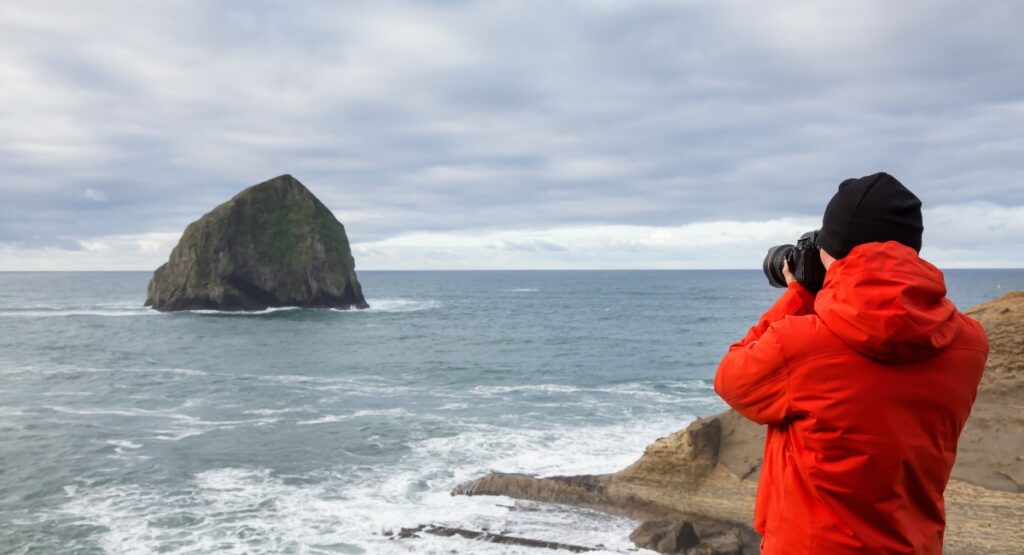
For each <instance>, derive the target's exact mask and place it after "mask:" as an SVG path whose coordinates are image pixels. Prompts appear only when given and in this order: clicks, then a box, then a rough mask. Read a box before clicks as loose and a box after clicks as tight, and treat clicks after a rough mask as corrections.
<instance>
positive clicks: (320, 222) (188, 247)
mask: <svg viewBox="0 0 1024 555" xmlns="http://www.w3.org/2000/svg"><path fill="white" fill-rule="evenodd" d="M146 306H152V307H153V308H155V309H157V310H160V311H174V310H193V309H216V310H262V309H265V308H268V307H274V306H301V307H311V308H346V309H347V308H351V307H356V308H368V307H369V305H368V304H366V300H365V299H364V298H363V292H362V288H361V287H360V285H359V281H358V280H357V279H356V273H355V261H354V259H353V258H352V252H351V249H350V248H349V244H348V237H347V236H346V235H345V227H344V226H342V225H341V222H339V221H338V220H337V219H336V218H335V217H334V214H332V213H331V211H330V210H328V208H327V207H326V206H324V205H323V203H321V202H320V201H319V200H318V199H317V198H316V197H315V196H313V193H311V192H310V191H309V189H307V188H306V187H305V186H304V185H302V183H299V181H298V180H297V179H295V178H294V177H292V176H290V175H282V176H279V177H275V178H274V179H271V180H269V181H265V182H263V183H260V184H259V185H254V186H252V187H249V188H248V189H245V190H244V191H242V192H240V193H238V194H237V195H235V196H234V198H232V199H231V200H229V201H227V202H225V203H224V204H221V205H220V206H218V207H216V208H214V209H213V210H212V211H210V212H209V213H208V214H206V215H205V216H203V217H202V218H200V219H199V220H196V221H195V222H192V223H191V224H189V226H188V227H187V228H186V229H185V233H184V234H183V235H182V237H181V241H179V242H178V246H177V247H175V248H174V251H172V252H171V257H170V260H168V261H167V263H166V264H164V265H163V266H160V267H159V268H157V270H156V272H154V273H153V279H152V280H150V282H149V291H148V297H147V299H146Z"/></svg>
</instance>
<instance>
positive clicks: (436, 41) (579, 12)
mask: <svg viewBox="0 0 1024 555" xmlns="http://www.w3.org/2000/svg"><path fill="white" fill-rule="evenodd" d="M1021 21H1024V4H1022V3H1020V2H999V1H990V2H983V3H976V2H957V3H954V2H912V1H907V2H835V3H832V2H813V3H812V2H770V3H766V2H760V1H749V2H740V1H737V2H720V1H660V0H621V1H615V0H593V1H558V2H553V1H551V0H542V1H532V0H511V1H507V2H506V1H481V2H473V1H440V0H434V1H427V0H424V1H420V2H391V1H386V0H375V1H373V2H338V1H333V0H331V1H328V0H324V1H318V0H313V1H291V2H286V1H270V0H264V1H258V0H257V1H253V0H249V1H237V2H232V1H227V0H173V1H147V2H128V1H123V0H121V1H107V0H90V1H89V2H81V1H77V0H70V1H49V0H27V1H26V0H4V2H3V3H0V37H2V38H0V123H2V126H0V131H2V132H0V270H30V269H84V270H93V269H140V270H150V269H153V268H154V267H155V266H157V265H159V264H160V263H162V262H163V261H164V260H166V257H167V255H168V254H169V252H170V249H171V248H172V247H173V246H174V244H175V243H176V242H177V239H178V237H179V236H180V233H181V231H182V230H183V229H184V227H185V226H186V225H187V224H188V223H189V222H191V221H193V220H195V219H196V218H198V217H199V216H201V215H202V214H203V213H205V212H206V211H208V210H209V209H211V208H212V207H214V206H215V205H217V204H218V203H220V202H222V201H224V200H226V199H228V198H230V197H231V196H232V195H233V194H234V193H236V192H237V191H239V190H240V189H242V188H244V187H245V186H248V185H251V184H254V183H257V182H260V181H263V180H265V179H268V178H270V177H273V176H276V175H278V174H282V173H291V174H293V175H295V176H296V177H297V178H299V179H300V180H301V181H302V182H303V183H305V184H306V185H307V186H308V187H309V188H310V189H311V190H313V192H314V193H315V194H316V195H317V196H319V197H320V198H321V200H323V201H324V203H325V204H327V206H329V207H330V208H331V209H332V210H333V211H334V212H335V214H336V215H337V216H338V218H339V219H340V220H341V221H342V222H343V223H344V224H345V225H346V228H347V229H348V233H349V238H350V240H351V241H352V242H353V244H354V248H355V255H356V260H357V264H358V267H359V268H361V269H407V268H440V269H447V268H452V269H455V268H742V267H751V268H759V267H760V264H761V259H762V257H763V254H764V252H765V250H766V249H767V248H768V247H769V246H771V245H773V244H777V243H780V242H792V240H793V239H795V238H796V236H798V235H799V234H800V233H801V232H803V231H805V230H808V229H811V228H814V227H817V225H818V224H819V223H820V218H821V213H822V211H823V208H824V206H825V204H826V203H827V202H828V199H829V198H830V197H831V195H832V193H833V192H834V191H835V188H836V186H837V184H838V183H839V182H840V181H841V180H843V179H845V178H847V177H855V176H861V175H866V174H870V173H874V172H876V171H880V170H885V171H888V172H890V173H892V174H894V175H896V176H897V177H898V178H899V179H900V180H902V181H903V182H904V183H905V184H906V185H907V186H908V187H909V188H910V189H911V190H913V191H914V192H915V193H917V194H918V196H920V197H921V198H922V200H923V201H924V205H925V236H924V242H925V249H924V251H923V254H924V256H926V257H927V258H929V259H931V260H933V261H934V262H936V263H938V264H939V265H940V266H943V267H994V266H1001V267H1024V134H1022V133H1021V130H1022V129H1024V66H1022V64H1021V60H1024V41H1022V40H1021V39H1020V30H1021Z"/></svg>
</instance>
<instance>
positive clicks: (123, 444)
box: [107, 439, 142, 449]
mask: <svg viewBox="0 0 1024 555" xmlns="http://www.w3.org/2000/svg"><path fill="white" fill-rule="evenodd" d="M107 445H113V446H114V447H117V448H118V449H139V448H141V447H142V444H141V443H135V442H132V441H129V440H127V439H111V440H108V441H107Z"/></svg>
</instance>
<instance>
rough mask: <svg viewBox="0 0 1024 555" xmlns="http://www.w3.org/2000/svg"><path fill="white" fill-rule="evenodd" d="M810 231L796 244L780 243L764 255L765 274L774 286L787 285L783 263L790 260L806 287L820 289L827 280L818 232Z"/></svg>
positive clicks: (792, 270) (794, 271)
mask: <svg viewBox="0 0 1024 555" xmlns="http://www.w3.org/2000/svg"><path fill="white" fill-rule="evenodd" d="M819 231H820V230H814V231H808V232H807V233H804V234H803V235H801V236H800V239H798V240H797V242H796V245H778V246H775V247H772V248H770V249H768V255H767V256H765V257H764V266H763V269H764V275H765V276H766V277H767V278H768V283H769V284H771V285H772V287H786V276H784V275H783V274H782V268H783V264H784V263H785V262H789V270H790V271H791V272H793V277H795V278H796V280H797V281H799V282H800V283H801V284H802V285H803V286H804V287H806V288H807V289H808V290H810V291H818V290H819V289H821V287H822V285H823V284H824V282H825V265H824V264H822V263H821V255H820V254H819V252H818V233H819Z"/></svg>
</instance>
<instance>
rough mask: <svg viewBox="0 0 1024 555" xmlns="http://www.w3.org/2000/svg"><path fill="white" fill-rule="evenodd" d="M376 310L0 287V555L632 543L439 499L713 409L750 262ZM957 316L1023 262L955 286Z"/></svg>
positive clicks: (509, 506) (469, 284) (128, 284)
mask: <svg viewBox="0 0 1024 555" xmlns="http://www.w3.org/2000/svg"><path fill="white" fill-rule="evenodd" d="M359 277H360V280H361V282H362V284H363V290H364V291H365V292H366V293H367V299H368V301H369V303H370V304H371V306H372V308H370V309H369V310H364V311H335V310H300V309H277V310H268V311H264V312H259V313H218V312H213V311H194V312H183V313H174V314H161V313H158V312H155V311H151V310H148V309H146V308H145V307H143V306H142V303H143V300H144V297H145V289H146V283H147V281H148V279H149V275H148V274H147V273H0V553H17V554H26V553H41V554H43V553H45V554H58V553H79V554H87V553H112V554H115V553H116V554H120V553H124V554H128V553H168V554H177V553H181V554H184V553H268V554H269V553H273V554H279V553H310V554H317V553H325V554H326V553H332V554H333V553H452V552H455V553H547V552H550V551H548V550H546V549H530V548H526V547H520V546H510V545H498V544H490V543H483V542H479V541H474V540H468V539H463V538H460V537H451V538H449V537H437V536H429V535H424V536H423V537H422V538H409V539H400V540H395V539H392V538H391V537H389V536H388V535H387V534H386V532H387V531H398V530H399V529H400V528H402V527H413V526H418V525H420V524H442V525H449V526H456V527H461V528H469V529H474V530H488V531H491V532H504V533H507V534H511V535H516V536H524V537H529V538H535V539H541V540H552V541H559V542H564V543H572V544H579V545H584V546H590V547H601V548H603V550H604V552H609V553H622V552H626V551H631V550H632V549H633V548H632V545H631V544H630V542H629V540H628V535H629V532H630V530H631V529H632V527H633V526H634V525H635V523H632V522H630V521H628V520H625V519H619V518H614V517H609V516H606V515H602V514H600V513H596V512H592V511H587V510H582V509H574V508H567V507H558V506H551V505H545V504H539V503H526V502H521V501H515V500H511V499H508V498H502V497H464V496H457V497H452V496H451V495H449V491H450V490H451V488H452V487H453V486H455V485H457V484H459V483H461V482H463V481H466V480H470V479H473V478H476V477H479V476H482V475H483V474H485V473H486V472H489V471H492V470H494V471H505V472H524V473H530V474H536V475H539V476H545V475H564V474H587V473H601V472H611V471H615V470H618V469H620V468H622V467H624V466H626V465H628V464H629V463H631V462H632V461H633V460H635V459H636V458H637V457H638V456H639V455H640V454H641V453H642V451H643V448H644V447H645V446H646V445H647V444H648V443H650V442H651V441H653V440H654V439H656V438H657V437H659V436H663V435H665V434H668V433H670V432H673V431H675V430H678V429H680V428H682V427H684V426H686V425H687V424H688V423H689V422H690V421H692V420H693V419H694V418H695V417H698V416H701V415H707V414H711V413H714V412H716V411H719V410H722V409H723V408H724V405H723V404H722V402H721V401H720V400H719V399H717V398H716V397H715V395H714V392H713V390H712V376H713V374H714V370H715V367H716V365H717V362H718V361H719V359H720V358H721V356H722V354H723V353H724V352H725V350H726V348H727V346H728V345H729V344H730V343H731V342H732V341H734V340H736V339H737V338H739V337H740V336H742V335H743V333H744V332H745V330H746V329H747V327H749V326H750V325H751V324H752V323H753V322H754V321H755V320H756V318H757V316H758V315H759V314H760V313H761V312H762V311H763V310H764V309H765V308H766V307H767V306H768V305H770V304H771V302H772V300H773V299H774V298H775V297H776V296H777V295H778V294H779V290H776V289H772V288H770V287H769V286H768V285H767V283H765V280H764V277H763V276H762V275H761V273H760V272H758V271H566V272H560V271H550V272H532V271H508V272H371V271H364V272H360V273H359ZM947 281H948V284H949V288H950V296H951V297H952V298H953V299H954V301H955V302H956V303H957V304H958V305H959V306H961V307H968V306H970V305H973V304H975V303H978V302H982V301H985V300H988V299H990V298H993V297H995V296H997V295H999V294H1001V293H1002V292H1005V291H1008V290H1011V289H1021V288H1024V271H1022V270H987V271H976V270H959V271H958V270H954V271H949V272H947Z"/></svg>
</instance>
